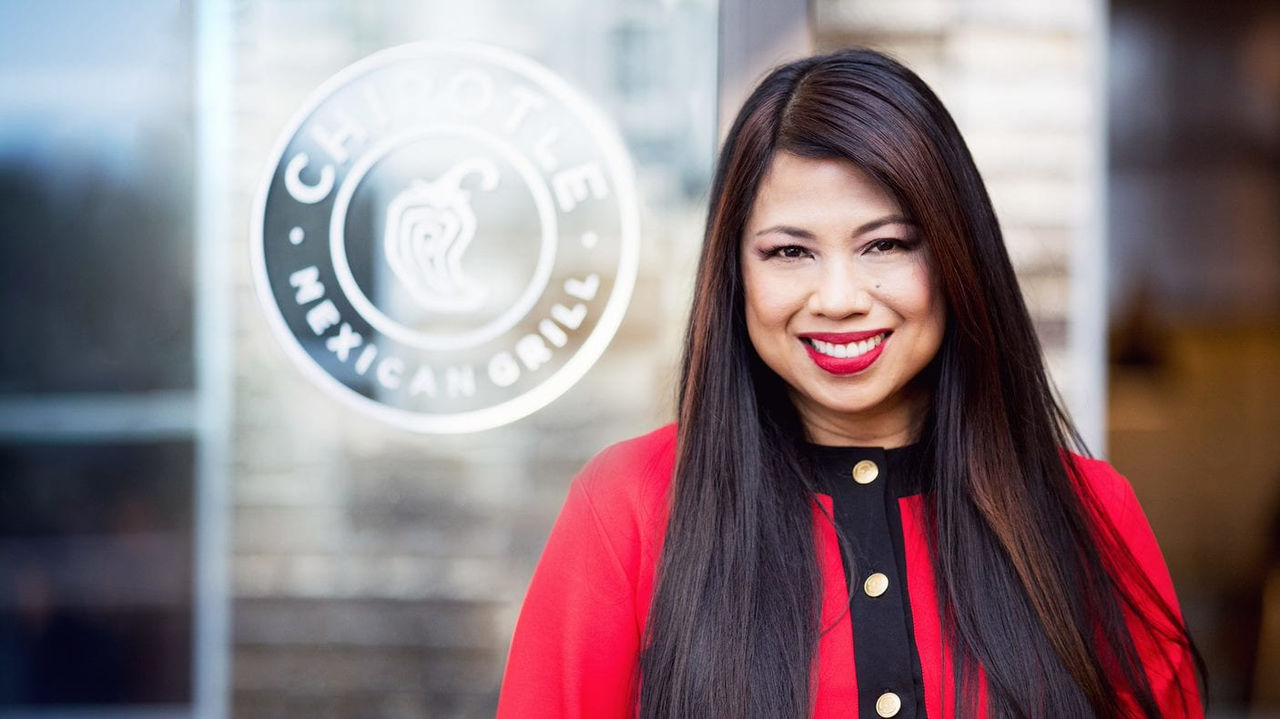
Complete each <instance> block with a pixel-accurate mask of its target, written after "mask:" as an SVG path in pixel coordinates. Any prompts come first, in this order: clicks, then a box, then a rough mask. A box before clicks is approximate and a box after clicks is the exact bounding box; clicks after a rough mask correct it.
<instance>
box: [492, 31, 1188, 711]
mask: <svg viewBox="0 0 1280 719" xmlns="http://www.w3.org/2000/svg"><path fill="white" fill-rule="evenodd" d="M678 411H679V416H678V423H677V425H676V426H678V428H679V429H678V430H677V429H676V428H675V427H674V426H672V427H667V428H664V429H661V430H659V431H657V432H655V433H653V434H650V435H648V436H645V437H641V438H638V439H634V440H630V441H628V442H623V443H621V444H618V445H615V446H614V447H611V448H609V449H607V450H605V451H604V452H603V453H601V454H600V455H599V456H597V457H596V458H595V459H594V460H593V461H592V462H591V463H590V464H589V465H588V466H587V467H586V469H584V470H583V472H582V474H581V475H580V476H579V477H578V478H577V479H576V480H575V482H574V483H573V486H572V488H571V490H570V494H569V497H568V499H567V500H566V503H565V506H564V509H563V510H562V513H561V516H560V518H559V520H557V523H556V526H555V528H554V529H553V531H552V535H551V538H550V539H549V541H548V543H547V547H546V549H545V551H544V555H543V558H542V560H541V562H540V564H539V566H538V569H537V571H536V573H535V575H534V578H533V582H532V585H531V586H530V589H529V594H528V596H527V598H526V600H525V605H524V608H523V610H522V612H521V617H520V620H519V623H518V625H517V628H516V635H515V638H514V640H513V643H512V648H511V654H510V658H509V660H508V667H507V674H506V677H505V679H504V682H503V691H502V696H501V699H500V702H499V711H498V714H499V716H500V717H513V718H515V717H519V718H520V719H527V718H529V717H544V716H545V717H630V716H639V717H642V718H644V719H650V718H653V719H657V718H674V717H680V718H685V717H730V718H734V719H736V718H739V717H769V718H774V717H808V716H814V717H876V716H879V717H894V716H897V717H930V718H935V717H952V716H962V717H972V716H992V717H1095V716H1096V717H1130V716H1132V717H1187V716H1202V715H1203V709H1202V707H1201V705H1200V700H1199V698H1198V693H1197V688H1196V673H1197V668H1198V666H1199V660H1198V657H1197V655H1196V654H1195V651H1194V649H1193V647H1192V644H1191V641H1190V638H1189V637H1188V635H1187V632H1186V628H1185V625H1184V624H1183V622H1182V620H1181V617H1180V616H1179V612H1178V608H1177V603H1176V599H1175V598H1174V595H1173V591H1172V585H1171V582H1170V580H1169V575H1168V571H1167V569H1166V568H1165V565H1164V562H1163V559H1162V558H1161V556H1160V552H1159V549H1158V548H1157V547H1156V544H1155V540H1154V538H1153V536H1152V534H1151V530H1150V528H1149V526H1148V525H1147V523H1146V520H1145V518H1144V517H1143V514H1142V511H1141V509H1140V508H1139V507H1138V505H1137V501H1136V499H1135V498H1134V496H1133V492H1132V490H1131V489H1130V487H1129V485H1128V483H1127V482H1126V481H1125V480H1124V479H1123V478H1122V477H1120V476H1119V475H1118V474H1117V473H1116V472H1115V471H1114V470H1113V469H1112V468H1111V467H1110V466H1109V465H1107V464H1105V463H1103V462H1100V461H1097V460H1092V459H1086V458H1084V457H1081V456H1079V455H1076V454H1072V453H1070V452H1068V451H1067V450H1066V449H1065V448H1068V447H1077V448H1078V447H1079V446H1080V442H1079V439H1078V437H1077V435H1076V433H1075V432H1074V430H1073V429H1072V428H1071V424H1070V421H1069V419H1068V418H1067V416H1066V415H1065V413H1064V412H1063V410H1062V408H1061V407H1060V405H1059V404H1058V402H1057V401H1056V399H1055V396H1054V393H1053V389H1052V387H1051V385H1050V383H1049V380H1048V378H1047V376H1046V374H1045V370H1044V365H1043V362H1042V359H1041V354H1040V349H1039V345H1038V343H1037V340H1036V336H1035V333H1034V331H1033V328H1032V323H1031V320H1030V317H1029V315H1028V313H1027V310H1026V307H1025V306H1024V304H1023V302H1022V299H1021V296H1020V294H1019V291H1018V285H1017V281H1016V279H1015V277H1014V273H1013V269H1012V267H1011V265H1010V263H1009V259H1008V255H1007V254H1006V251H1005V248H1004V245H1003V240H1002V239H1001V235H1000V229H999V226H998V225H997V222H996V218H995V216H994V214H993V212H992V209H991V203H990V201H989V199H988V197H987V194H986V191H985V189H984V187H983V184H982V181H981V179H980V178H979V176H978V173H977V170H976V169H975V167H974V165H973V161H972V159H971V157H970V155H969V152H968V150H967V148H966V147H965V145H964V142H963V140H962V139H961V138H960V135H959V132H958V131H957V129H956V127H955V125H954V123H953V122H952V120H951V118H950V116H949V115H948V114H947V112H946V110H945V109H944V108H943V107H942V105H941V104H940V103H939V101H938V99H937V98H936V97H935V96H934V95H933V93H932V92H931V91H930V90H929V89H928V88H927V87H926V86H925V85H924V84H923V83H922V82H921V81H920V79H919V78H917V77H916V76H915V75H914V74H912V73H911V72H910V71H908V70H907V69H905V68H903V67H902V66H900V65H898V64H897V63H895V62H893V61H892V60H889V59H887V58H885V57H883V56H881V55H879V54H876V53H873V52H868V51H845V52H837V53H833V54H830V55H825V56H820V57H814V58H809V59H805V60H801V61H798V62H794V63H791V64H789V65H786V66H783V67H781V68H779V69H777V70H775V71H774V72H773V73H772V74H770V75H769V76H768V77H767V78H766V79H765V80H764V81H763V83H762V84H761V85H760V86H759V87H758V88H757V89H756V90H755V92H754V93H753V94H752V95H751V97H750V98H748V100H747V102H746V104H745V106H744V107H743V108H742V111H741V112H740V114H739V115H738V118H737V120H736V122H735V123H734V126H733V128H732V130H731V132H730V134H729V136H728V139H727V140H726V142H725V145H724V148H723V151H722V153H721V156H720V161H719V166H718V169H717V172H716V177H715V182H714V186H713V190H712V198H711V211H710V216H709V220H708V225H707V234H706V238H705V243H704V246H703V252H702V257H701V261H700V263H699V267H698V275H697V283H696V286H695V292H694V302H693V309H692V315H691V317H690V321H689V330H688V334H687V339H686V344H685V353H684V363H683V369H682V378H681V385H680V400H679V410H678Z"/></svg>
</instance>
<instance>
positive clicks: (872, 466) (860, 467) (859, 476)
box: [853, 459, 880, 484]
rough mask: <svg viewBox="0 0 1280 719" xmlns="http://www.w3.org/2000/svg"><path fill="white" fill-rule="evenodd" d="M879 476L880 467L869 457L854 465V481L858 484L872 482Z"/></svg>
mask: <svg viewBox="0 0 1280 719" xmlns="http://www.w3.org/2000/svg"><path fill="white" fill-rule="evenodd" d="M879 476H880V468H879V467H877V466H876V463H875V462H872V461H871V460H869V459H864V460H862V461H861V462H858V463H857V464H855V465H853V481H855V482H857V483H858V484H871V483H872V482H874V481H876V477H879Z"/></svg>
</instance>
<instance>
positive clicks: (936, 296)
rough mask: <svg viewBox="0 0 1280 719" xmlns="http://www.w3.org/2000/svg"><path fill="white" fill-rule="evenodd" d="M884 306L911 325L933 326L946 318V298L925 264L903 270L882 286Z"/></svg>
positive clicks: (899, 270)
mask: <svg viewBox="0 0 1280 719" xmlns="http://www.w3.org/2000/svg"><path fill="white" fill-rule="evenodd" d="M877 289H878V295H879V299H880V301H881V302H883V303H884V304H885V305H886V306H888V307H889V308H890V309H892V310H893V311H894V312H895V313H896V314H897V315H898V316H899V317H901V318H902V319H904V320H907V321H911V322H932V321H936V320H938V319H939V318H942V317H945V314H946V313H945V310H944V309H943V302H942V294H941V291H940V288H938V287H937V286H936V283H935V282H934V278H933V273H932V272H930V271H929V267H928V266H927V265H926V264H924V263H923V262H920V263H912V264H910V265H904V266H902V267H899V268H897V269H896V271H894V272H893V273H892V274H890V275H886V276H885V277H883V278H882V279H881V281H880V282H879V283H878V288H877Z"/></svg>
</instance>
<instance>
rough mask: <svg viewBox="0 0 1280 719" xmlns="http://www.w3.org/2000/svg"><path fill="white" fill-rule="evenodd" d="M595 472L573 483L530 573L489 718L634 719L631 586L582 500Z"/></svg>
mask: <svg viewBox="0 0 1280 719" xmlns="http://www.w3.org/2000/svg"><path fill="white" fill-rule="evenodd" d="M595 466H597V463H595V462H593V463H592V464H590V465H588V466H587V468H586V469H584V470H583V472H582V473H581V474H580V475H579V476H578V477H577V478H575V479H574V481H573V484H572V485H571V486H570V488H569V496H568V497H567V498H566V499H565V503H564V507H563V508H562V509H561V510H560V516H559V518H558V519H557V520H556V523H555V526H554V527H553V528H552V530H551V536H550V538H549V539H548V540H547V545H546V548H545V549H544V550H543V552H542V558H541V559H540V560H539V562H538V566H537V569H536V570H535V571H534V574H533V580H532V582H531V583H530V585H529V591H528V594H527V595H526V596H525V600H524V606H523V607H522V608H521V610H520V618H519V620H518V621H517V623H516V629H515V635H514V638H513V639H512V643H511V652H510V654H509V655H508V658H507V669H506V674H505V675H504V677H503V680H502V692H501V695H500V696H499V699H498V719H539V718H540V717H547V718H548V719H550V718H551V717H555V718H556V719H574V718H576V717H591V718H592V719H596V718H599V719H611V718H612V717H631V716H633V715H634V707H633V698H632V697H633V685H634V680H635V677H636V675H637V653H638V650H639V643H640V630H639V627H637V622H636V611H635V601H636V600H635V590H634V586H635V585H634V581H633V579H632V578H631V577H629V576H628V574H627V572H626V570H625V569H624V564H623V562H622V561H620V559H619V556H618V553H617V551H616V550H615V547H614V545H613V544H611V542H610V533H609V531H608V530H609V527H608V526H606V524H605V523H604V522H603V521H602V519H601V514H600V513H599V512H598V511H597V508H596V506H595V504H594V503H593V501H592V497H591V495H590V494H589V493H588V487H589V486H590V484H591V482H590V481H589V479H590V476H591V474H592V472H593V471H596V470H595V469H594V467H595ZM631 564H632V563H631V562H628V563H627V565H631Z"/></svg>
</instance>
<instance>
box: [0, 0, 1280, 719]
mask: <svg viewBox="0 0 1280 719" xmlns="http://www.w3.org/2000/svg"><path fill="white" fill-rule="evenodd" d="M440 39H467V40H474V41H479V42H484V43H489V44H493V45H497V46H501V47H504V48H507V49H509V50H512V51H515V52H517V53H520V54H522V55H525V56H527V57H529V58H531V59H532V60H534V61H536V62H538V63H541V64H542V65H545V66H546V67H548V68H550V69H551V70H552V71H553V72H555V73H556V74H558V75H559V76H561V77H562V78H564V79H565V80H566V81H567V82H568V83H569V84H571V85H572V86H574V87H575V88H577V89H578V90H579V91H580V92H581V93H582V94H584V95H585V96H587V97H588V98H590V99H591V100H592V101H593V102H594V103H595V104H596V105H598V106H599V107H600V108H601V109H602V110H603V112H604V113H605V115H606V116H607V117H608V118H609V119H610V120H611V122H613V123H614V125H615V126H616V128H617V129H618V131H619V133H620V134H621V135H622V137H623V138H624V140H625V143H626V145H627V148H628V150H629V152H630V154H631V156H632V159H633V162H634V164H635V168H636V179H637V188H638V193H639V202H640V207H641V228H642V235H641V236H642V248H641V257H640V267H639V276H638V279H637V285H636V290H635V293H634V296H633V299H632V302H631V306H630V309H629V310H628V312H627V314H626V317H625V319H624V320H623V323H622V326H621V328H620V329H619V331H618V334H617V336H616V338H615V339H614V340H613V342H612V343H611V345H610V347H609V348H608V350H606V352H605V353H604V356H603V357H602V358H601V359H600V360H599V361H598V362H597V363H596V365H595V366H594V368H593V369H592V370H591V371H590V372H589V373H588V374H587V375H586V377H585V378H584V379H582V380H581V381H579V382H578V383H577V384H576V385H575V386H574V387H572V388H571V389H570V390H569V391H568V392H566V393H565V394H564V395H563V396H561V397H560V398H559V399H557V400H556V401H554V402H553V403H551V404H550V405H549V406H547V407H546V408H544V409H542V410H540V411H539V412H537V413H535V414H533V415H531V416H529V417H526V418H524V419H521V420H518V421H516V422H514V423H511V424H509V425H506V426H503V427H500V428H498V429H493V430H488V431H484V432H479V433H474V434H465V435H457V436H434V435H420V434H413V433H409V432H406V431H404V430H400V429H396V428H394V427H392V426H389V425H385V424H381V423H379V422H378V421H377V420H374V419H371V418H368V417H366V416H364V415H360V414H356V413H354V412H353V411H352V410H350V409H349V408H348V407H347V406H346V405H344V404H341V403H339V402H337V401H335V400H334V399H332V398H331V397H330V396H329V395H327V394H325V393H324V392H322V391H321V390H320V389H319V388H318V387H316V386H315V385H314V384H312V383H311V382H310V381H309V380H308V379H307V378H306V377H305V376H304V375H303V374H302V373H301V372H300V371H299V369H298V366H297V365H296V364H294V363H293V362H292V361H291V360H290V358H289V356H288V355H287V354H286V352H285V350H284V349H283V348H282V346H281V345H280V343H279V342H277V341H276V339H275V338H273V337H272V335H271V332H270V330H269V328H268V325H267V321H266V317H265V313H264V308H263V307H262V305H261V304H260V303H259V301H258V298H257V296H256V295H255V291H254V288H253V285H252V276H251V275H252V273H251V270H250V260H249V246H250V242H249V236H250V226H251V222H252V221H254V218H252V217H251V215H252V200H253V195H254V192H255V191H256V189H257V187H258V186H259V184H260V182H261V181H262V177H263V175H264V173H265V172H267V171H268V169H269V163H270V161H271V159H272V158H271V157H270V155H271V148H272V147H273V145H274V143H275V142H276V139H277V137H278V136H279V135H280V133H281V132H282V131H283V130H284V129H285V126H286V124H287V122H288V120H289V118H290V116H291V115H293V113H294V112H296V111H297V109H298V108H299V107H301V106H302V104H303V102H304V101H305V99H306V98H307V97H308V96H309V95H310V94H311V93H312V92H313V91H314V90H315V89H316V88H317V87H318V86H319V85H320V84H321V83H323V82H324V81H325V80H326V79H327V78H329V77H330V76H332V75H333V74H334V73H336V72H337V71H339V70H340V69H342V68H343V67H346V66H347V65H349V64H351V63H352V62H354V61H356V60H358V59H360V58H362V57H365V56H367V55H368V54H370V53H372V52H375V51H377V50H380V49H383V48H386V47H390V46H393V45H398V44H401V43H405V42H412V41H419V40H440ZM848 45H869V46H872V47H876V48H878V49H882V50H885V51H888V52H890V53H893V54H894V55H896V56H897V57H899V58H900V59H902V60H903V61H905V62H906V63H907V64H908V65H910V66H911V67H913V68H914V69H916V70H917V72H919V73H920V74H921V75H922V76H923V77H924V78H925V80H926V81H928V82H929V83H930V84H931V85H932V86H933V87H934V88H935V89H936V90H937V91H938V93H939V95H941V97H942V99H943V101H944V102H945V103H946V104H947V105H948V107H949V108H950V109H951V110H952V112H953V114H954V115H955V117H956V119H957V122H958V123H959V124H960V126H961V129H962V131H963V132H964V134H965V136H966V138H967V139H968V141H969V143H970V146H971V148H972V150H973V151H974V154H975V156H976V158H977V161H978V164H979V167H980V169H981V170H982V172H983V175H984V177H985V179H986V181H987V183H988V188H989V189H990V191H991V193H992V196H993V199H994V201H995V204H996V209H997V212H998V213H999V214H1000V217H1001V220H1002V223H1003V226H1004V229H1005V232H1006V237H1007V241H1008V244H1009V248H1010V251H1011V254H1012V255H1013V257H1014V260H1015V264H1016V265H1017V267H1018V270H1019V273H1020V277H1021V280H1022V283H1023V287H1024V291H1025V293H1026V295H1027V298H1028V302H1029V304H1030V306H1031V308H1032V312H1033V314H1034V316H1035V319H1036V323H1037V327H1038V329H1039V331H1040V334H1041V338H1042V341H1043V343H1044V345H1045V347H1046V352H1047V355H1048V358H1049V362H1050V366H1051V368H1052V370H1053V372H1054V375H1055V379H1056V380H1057V382H1058V384H1059V386H1060V387H1061V389H1062V391H1063V393H1064V395H1065V396H1066V398H1067V400H1068V403H1069V405H1070V407H1071V410H1072V412H1073V414H1074V416H1075V417H1076V419H1077V421H1078V422H1079V424H1080V426H1081V428H1082V429H1083V431H1084V433H1085V435H1086V438H1087V439H1088V440H1089V441H1090V443H1091V445H1092V447H1093V449H1094V450H1095V451H1096V452H1098V453H1100V454H1103V455H1104V456H1107V457H1108V458H1109V459H1110V460H1111V461H1112V462H1113V463H1114V464H1115V465H1116V466H1117V467H1118V468H1119V469H1120V470H1121V471H1122V472H1123V473H1125V474H1126V475H1127V476H1128V477H1129V479H1130V480H1131V481H1132V482H1133V484H1134V486H1135V488H1136V489H1137V492H1138V494H1139V497H1140V498H1141V500H1142V502H1143V505H1144V507H1145V508H1146V510H1147V514H1148V517H1149V518H1150V520H1151V523H1152V525H1153V527H1154V529H1155V531H1156V534H1157V536H1158V537H1159V539H1160V542H1161V545H1162V546H1163V548H1164V551H1165V556H1166V558H1167V560H1168V563H1169V566H1170V569H1171V571H1172V573H1173V577H1174V580H1175V583H1176V585H1177V589H1178V594H1179V597H1180V599H1181V602H1182V606H1183V611H1184V613H1185V615H1186V617H1187V620H1188V622H1189V624H1190V626H1191V629H1192V633H1193V635H1194V636H1195V637H1196V639H1197V641H1198V642H1199V645H1200V648H1201V651H1202V652H1203V653H1204V655H1205V657H1206V659H1207V660H1208V662H1209V668H1210V676H1211V685H1210V697H1211V704H1210V709H1211V716H1215V717H1224V718H1225V717H1280V7H1277V6H1276V4H1275V3H1271V2H1265V1H1264V0H1237V1H1236V2H1232V3H1222V4H1210V3H1193V2H1189V1H1187V0H1177V1H1170V0H1163V1H1161V2H1156V0H1115V1H1114V2H1112V3H1110V4H1106V3H1101V2H1078V1H1077V0H1047V1H1046V2H1035V3H1028V2H1020V1H1018V0H895V1H893V2H890V1H889V0H809V1H808V2H805V1H804V0H775V1H774V2H763V1H762V0H761V1H759V2H745V1H743V0H722V1H721V2H716V1H715V0H530V1H529V2H522V3H510V2H502V1H501V0H471V1H470V2H467V3H455V2H448V1H446V0H414V1H412V2H411V1H409V0H370V1H368V2H361V3H351V2H339V1H338V0H306V1H303V0H205V1H202V2H195V1H192V2H177V1H175V0H131V1H130V2H108V1H107V0H43V1H42V2H22V1H20V0H6V1H4V2H0V238H2V240H0V308H2V311H3V315H2V316H3V324H2V325H0V326H2V327H3V340H0V717H121V718H125V717H128V718H133V717H191V716H199V717H209V718H211V719H212V718H215V717H225V716H236V717H248V718H257V717H284V716H290V717H293V716H308V717H335V718H337V717H343V718H345V717H422V716H429V717H485V716H492V714H493V711H494V707H495V705H496V697H497V687H498V682H499V680H500V677H501V672H502V667H503V662H504V659H505V655H506V648H507V644H508V642H509V641H510V635H511V629H512V626H513V625H514V621H515V616H516V612H517V610H518V607H519V603H520V600H521V598H522V595H523V592H524V588H525V586H526V583H527V581H528V578H529V576H530V574H531V572H532V569H533V565H534V562H535V561H536V560H537V557H538V554H539V552H540V550H541V546H542V543H543V541H544V540H545V538H546V535H547V532H548V531H549V530H550V526H551V522H552V520H553V518H554V516H555V513H556V511H557V510H558V508H559V506H560V503H561V502H562V501H563V498H564V494H565V491H566V489H567V486H568V483H569V481H570V479H571V478H572V476H573V474H574V473H575V472H576V471H577V469H578V468H580V467H581V465H582V464H583V463H584V462H585V461H586V459H587V458H588V457H590V456H591V455H592V454H594V453H595V452H596V451H598V450H599V449H600V448H602V447H604V446H605V445H607V444H609V443H612V442H614V441H617V440H619V439H622V438H625V437H628V436H632V435H635V434H638V433H641V432H644V431H647V430H648V429H650V428H653V427H655V426H657V425H658V424H661V423H664V422H667V421H669V420H670V418H671V417H672V414H673V413H672V398H673V391H674V390H673V384H674V374H675V364H676V361H677V357H678V351H679V349H678V345H679V338H680V334H681V331H682V324H683V322H684V316H685V311H686V307H687V302H688V293H689V288H690V281H691V277H692V273H693V269H694V259H695V258H696V254H697V250H698V244H699V242H700V239H701V232H702V224H703V213H704V205H705V202H706V197H707V190H708V185H709V182H710V174H711V171H712V163H713V159H714V153H715V148H716V144H717V140H718V138H719V136H720V134H721V133H722V131H723V127H724V125H725V124H726V123H727V122H728V120H729V119H730V118H731V115H732V113H733V112H734V111H735V110H736V107H737V105H738V103H740V101H741V99H742V97H743V95H744V93H745V92H746V90H747V89H748V88H749V87H750V85H751V84H752V82H753V81H754V80H756V79H757V78H758V77H759V76H760V74H761V73H762V72H763V71H764V70H765V69H767V68H768V67H770V66H772V65H774V64H776V63H778V62H781V61H785V60H788V59H792V58H795V57H799V56H801V55H804V54H807V53H810V52H813V51H815V50H826V49H834V48H836V47H843V46H848ZM259 219H260V218H259Z"/></svg>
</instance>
